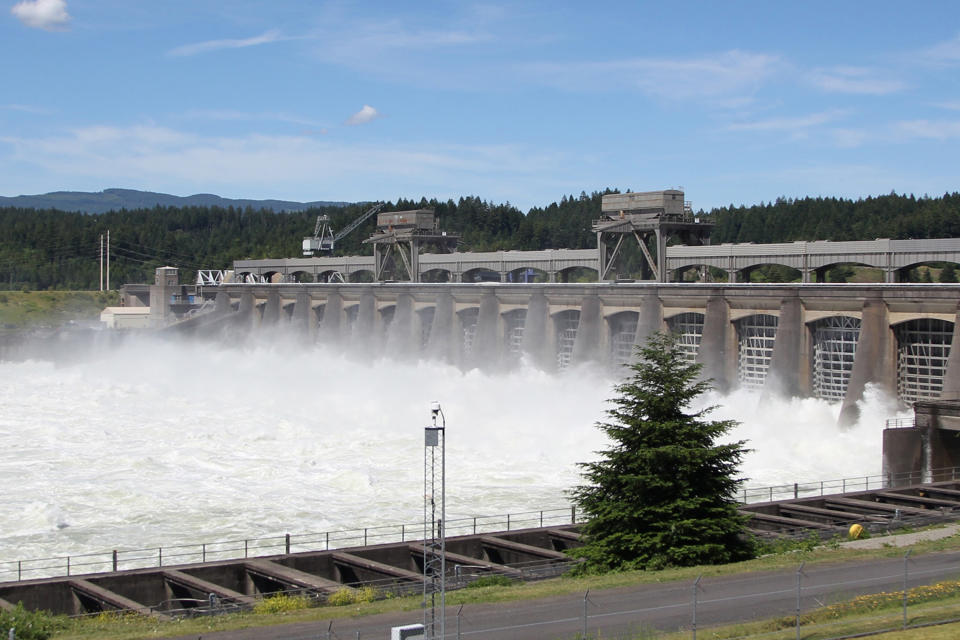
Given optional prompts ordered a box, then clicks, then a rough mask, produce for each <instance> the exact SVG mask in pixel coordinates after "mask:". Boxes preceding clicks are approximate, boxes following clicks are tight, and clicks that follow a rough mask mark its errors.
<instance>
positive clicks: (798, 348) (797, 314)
mask: <svg viewBox="0 0 960 640" xmlns="http://www.w3.org/2000/svg"><path fill="white" fill-rule="evenodd" d="M804 333H805V331H804V326H803V305H801V304H800V297H799V296H798V295H796V294H794V295H792V296H790V297H788V298H784V299H783V300H782V301H781V303H780V319H779V321H778V322H777V337H776V340H775V341H774V343H773V354H772V356H771V357H770V369H769V371H768V372H767V378H766V380H765V381H764V383H763V390H764V392H765V393H770V394H774V395H779V396H786V397H792V396H799V395H803V390H804V387H805V386H809V385H804V384H803V378H802V375H801V373H802V371H803V370H804V366H803V364H804V363H803V362H802V360H803V359H804V358H803V356H804V353H805V349H804V346H805V343H806V340H805V339H804V338H805V335H804ZM808 371H809V370H808Z"/></svg>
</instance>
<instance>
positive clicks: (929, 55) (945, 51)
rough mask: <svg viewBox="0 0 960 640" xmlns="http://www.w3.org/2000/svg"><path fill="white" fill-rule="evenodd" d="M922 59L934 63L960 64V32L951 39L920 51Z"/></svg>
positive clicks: (920, 58)
mask: <svg viewBox="0 0 960 640" xmlns="http://www.w3.org/2000/svg"><path fill="white" fill-rule="evenodd" d="M917 57H918V58H919V60H920V61H922V62H926V63H929V64H934V65H943V66H953V65H956V64H960V33H958V34H957V35H956V36H954V37H953V39H951V40H946V41H944V42H939V43H937V44H935V45H933V46H931V47H928V48H926V49H924V50H922V51H920V53H919V55H918V56H917Z"/></svg>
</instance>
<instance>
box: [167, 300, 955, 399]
mask: <svg viewBox="0 0 960 640" xmlns="http://www.w3.org/2000/svg"><path fill="white" fill-rule="evenodd" d="M156 293H157V295H161V296H163V299H165V300H169V296H168V295H167V294H166V293H165V292H163V291H158V292H156ZM198 295H201V296H202V297H203V298H205V299H208V300H212V301H215V304H213V305H210V306H213V307H214V308H215V311H213V312H212V313H210V314H208V315H207V316H200V317H198V318H195V319H193V320H190V321H187V322H185V323H180V325H176V326H180V328H181V330H185V331H191V330H192V331H197V332H206V331H213V330H214V329H213V327H220V328H221V329H222V328H224V327H230V329H229V330H231V331H237V332H245V333H250V334H251V335H254V336H255V335H256V334H257V333H258V332H264V331H271V330H277V329H278V328H279V327H286V328H287V329H289V330H293V331H297V332H300V333H301V334H302V336H303V339H304V340H306V341H311V342H312V341H321V342H324V343H327V344H336V345H342V346H343V347H344V348H350V349H354V350H358V351H360V352H363V353H367V354H369V355H370V356H374V355H382V354H386V355H389V356H392V357H399V358H403V357H428V358H436V359H440V360H443V361H446V362H451V363H455V364H458V365H460V366H462V367H465V368H470V367H484V368H498V367H509V366H511V364H514V363H516V362H518V361H519V360H520V358H522V357H525V358H527V359H529V360H530V361H532V362H534V363H536V364H537V366H540V367H542V368H544V369H548V370H563V369H566V368H568V367H569V366H571V365H572V364H576V363H583V362H594V363H599V364H601V365H607V366H611V367H613V366H617V365H619V364H622V363H625V362H628V361H629V360H630V359H631V357H632V356H633V350H634V345H636V344H639V343H642V342H643V341H644V340H645V339H646V337H647V336H648V335H650V334H651V333H652V332H655V331H670V332H673V333H675V334H677V335H678V337H679V340H680V343H681V345H682V347H683V349H684V351H685V352H686V354H687V356H688V358H689V359H690V360H691V361H696V362H699V363H702V364H703V365H704V372H705V374H706V375H707V376H709V377H711V378H713V380H714V383H715V385H716V386H717V387H718V388H719V389H720V390H729V389H731V388H733V387H736V386H745V387H750V388H756V389H762V390H764V391H766V392H773V393H780V394H786V395H797V396H815V397H819V398H824V399H828V400H833V401H842V402H843V403H844V412H845V413H848V412H850V411H853V410H855V403H856V401H857V400H859V399H860V398H861V396H862V394H863V391H864V388H865V386H866V385H867V384H870V383H873V384H877V385H880V386H881V387H882V388H883V389H885V390H886V391H887V392H889V393H890V394H895V395H896V396H897V397H898V398H900V399H901V400H902V401H904V402H906V403H908V404H909V403H912V402H914V401H916V400H927V399H936V398H941V397H942V398H956V397H960V362H958V359H960V352H958V353H957V354H955V355H954V356H953V357H951V349H950V347H951V344H952V342H953V338H954V334H955V331H956V327H957V326H958V324H957V319H958V318H957V314H958V303H960V285H944V284H935V285H929V284H926V285H924V284H865V285H857V284H783V285H772V284H771V285H757V284H739V285H738V284H668V283H661V284H658V283H619V284H614V283H588V284H547V283H544V284H497V283H486V284H457V283H440V284H424V283H417V284H413V283H366V284H364V283H347V284H313V283H311V284H303V283H286V284H223V285H219V286H216V287H204V288H202V289H201V290H199V291H198ZM218 330H220V329H218ZM224 330H225V329H224Z"/></svg>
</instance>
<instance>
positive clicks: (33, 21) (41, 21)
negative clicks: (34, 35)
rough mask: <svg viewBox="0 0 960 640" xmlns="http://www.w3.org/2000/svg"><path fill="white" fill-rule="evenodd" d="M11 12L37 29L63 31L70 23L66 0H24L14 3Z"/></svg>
mask: <svg viewBox="0 0 960 640" xmlns="http://www.w3.org/2000/svg"><path fill="white" fill-rule="evenodd" d="M10 13H12V14H13V15H15V16H16V17H17V18H19V20H20V22H22V23H23V24H25V25H27V26H28V27H33V28H35V29H45V30H47V31H61V30H64V29H66V28H67V26H68V25H69V24H70V14H69V13H68V12H67V3H66V0H23V1H22V2H18V3H17V4H15V5H13V8H12V9H10Z"/></svg>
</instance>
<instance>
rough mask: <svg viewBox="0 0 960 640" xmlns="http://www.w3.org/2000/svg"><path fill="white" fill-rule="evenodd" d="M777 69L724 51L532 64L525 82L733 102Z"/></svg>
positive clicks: (774, 61) (763, 57)
mask: <svg viewBox="0 0 960 640" xmlns="http://www.w3.org/2000/svg"><path fill="white" fill-rule="evenodd" d="M780 67H781V61H780V58H779V57H778V56H774V55H768V54H763V53H750V52H746V51H739V50H733V51H726V52H722V53H718V54H717V55H712V56H703V57H699V58H673V59H671V58H630V59H624V60H611V61H604V62H573V63H559V62H551V63H537V64H531V65H528V66H527V67H526V72H527V75H528V77H529V78H533V79H536V80H538V81H540V82H545V83H548V84H551V85H554V86H558V87H561V88H566V89H571V90H590V91H594V90H597V89H601V90H623V89H627V88H632V89H639V90H641V91H643V92H644V93H648V94H651V95H655V96H658V97H662V98H667V99H674V100H688V99H692V98H708V99H723V100H728V99H731V98H732V99H734V101H735V102H737V103H738V104H742V103H743V96H744V95H745V94H747V95H749V94H751V93H753V92H754V91H755V90H756V89H757V88H758V87H759V86H760V85H761V84H762V83H763V82H764V81H765V80H767V79H769V78H770V77H771V76H773V75H774V74H775V73H776V72H777V70H778V69H779V68H780Z"/></svg>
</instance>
